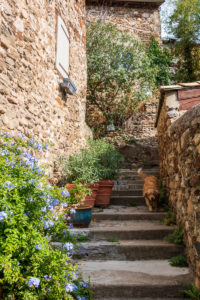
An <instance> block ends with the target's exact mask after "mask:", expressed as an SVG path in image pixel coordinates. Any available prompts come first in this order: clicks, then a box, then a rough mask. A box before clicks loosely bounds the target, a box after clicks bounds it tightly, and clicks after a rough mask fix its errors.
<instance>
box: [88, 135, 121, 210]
mask: <svg viewBox="0 0 200 300" xmlns="http://www.w3.org/2000/svg"><path fill="white" fill-rule="evenodd" d="M89 145H90V147H91V149H92V151H93V153H94V156H95V161H96V168H97V170H98V171H97V172H98V177H99V179H100V181H99V189H98V192H97V196H96V201H95V206H100V207H107V206H108V205H109V204H110V196H111V193H112V187H113V185H114V182H113V180H114V179H115V178H116V177H117V175H118V170H119V168H120V167H121V165H122V163H123V158H122V155H121V154H120V153H119V151H117V150H116V149H115V147H114V146H113V145H112V144H110V143H109V142H108V141H106V140H105V139H101V140H93V141H92V140H90V141H89Z"/></svg>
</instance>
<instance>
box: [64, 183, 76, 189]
mask: <svg viewBox="0 0 200 300" xmlns="http://www.w3.org/2000/svg"><path fill="white" fill-rule="evenodd" d="M75 186H76V185H75V184H74V183H69V184H67V185H66V189H67V190H68V191H69V190H70V189H71V188H73V187H75Z"/></svg>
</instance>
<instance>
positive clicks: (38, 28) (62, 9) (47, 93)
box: [0, 0, 91, 163]
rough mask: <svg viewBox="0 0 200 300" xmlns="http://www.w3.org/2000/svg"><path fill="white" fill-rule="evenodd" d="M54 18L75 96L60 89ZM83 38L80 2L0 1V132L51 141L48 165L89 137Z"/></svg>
mask: <svg viewBox="0 0 200 300" xmlns="http://www.w3.org/2000/svg"><path fill="white" fill-rule="evenodd" d="M58 15H60V17H61V18H62V20H63V22H64V23H65V26H66V28H67V30H68V35H69V37H68V39H69V74H68V76H69V77H70V78H71V79H72V81H73V82H74V84H75V85H76V88H77V92H76V94H75V95H69V94H66V95H65V94H64V93H63V92H62V90H61V88H60V85H59V84H60V83H61V82H62V81H63V79H62V76H61V74H60V73H59V72H58V70H57V68H56V63H55V62H56V51H57V48H58V47H59V45H58V43H57V26H58V24H57V20H58V19H57V16H58ZM85 37H86V31H85V1H84V0H79V1H76V0H70V1H62V0H54V1H47V0H34V1H33V0H30V1H26V0H18V1H14V0H7V1H3V2H1V42H0V97H1V98H0V127H1V129H6V130H7V129H8V130H9V131H11V132H16V131H22V132H23V133H24V134H25V135H27V134H32V135H34V136H37V137H38V138H39V139H41V140H42V141H49V142H51V143H52V144H53V146H52V147H51V149H50V152H49V154H48V155H49V156H47V157H46V161H48V162H51V163H52V162H53V161H55V160H56V158H57V157H58V156H59V155H69V154H70V153H72V152H75V151H77V150H78V149H79V148H80V147H82V146H84V144H85V141H86V138H87V137H88V136H89V135H91V131H90V130H89V128H88V127H87V126H86V124H85V109H86V108H85V105H86V84H87V83H86V79H87V78H86V69H87V68H86V40H85ZM61 46H62V45H61ZM63 51H64V55H65V53H66V52H65V51H66V49H63ZM66 77H67V76H66Z"/></svg>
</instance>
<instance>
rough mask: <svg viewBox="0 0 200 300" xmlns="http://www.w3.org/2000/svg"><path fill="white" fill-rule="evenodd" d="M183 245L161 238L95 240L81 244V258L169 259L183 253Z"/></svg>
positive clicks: (78, 252)
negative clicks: (116, 240) (114, 240)
mask: <svg viewBox="0 0 200 300" xmlns="http://www.w3.org/2000/svg"><path fill="white" fill-rule="evenodd" d="M183 251H184V248H183V246H179V245H174V244H171V243H168V242H166V241H162V240H150V241H149V240H135V241H119V242H108V241H100V242H99V241H97V242H86V243H82V244H81V252H82V253H81V252H80V251H77V254H78V255H79V254H83V259H86V260H121V261H122V260H129V261H133V260H149V259H156V260H157V259H169V258H171V257H173V256H177V255H179V254H181V253H183Z"/></svg>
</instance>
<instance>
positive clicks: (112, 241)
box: [107, 237, 118, 243]
mask: <svg viewBox="0 0 200 300" xmlns="http://www.w3.org/2000/svg"><path fill="white" fill-rule="evenodd" d="M107 241H108V242H110V243H117V242H118V240H117V239H116V238H113V237H111V238H108V239H107Z"/></svg>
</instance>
